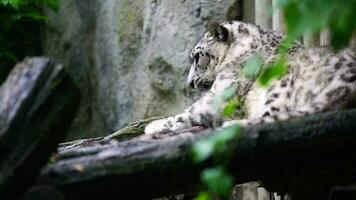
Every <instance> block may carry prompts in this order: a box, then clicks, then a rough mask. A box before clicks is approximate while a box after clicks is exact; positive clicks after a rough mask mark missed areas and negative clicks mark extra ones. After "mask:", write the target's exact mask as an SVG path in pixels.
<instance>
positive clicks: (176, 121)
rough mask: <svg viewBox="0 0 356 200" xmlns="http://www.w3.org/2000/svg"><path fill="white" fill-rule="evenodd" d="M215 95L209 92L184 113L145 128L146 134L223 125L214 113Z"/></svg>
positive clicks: (155, 122)
mask: <svg viewBox="0 0 356 200" xmlns="http://www.w3.org/2000/svg"><path fill="white" fill-rule="evenodd" d="M214 98H215V95H214V93H213V92H211V91H209V92H207V93H205V95H204V96H203V97H201V98H200V99H199V100H198V101H196V102H195V103H194V104H193V105H191V106H190V107H188V108H187V109H186V110H185V111H184V112H183V113H181V114H178V115H174V116H171V117H168V118H165V119H160V120H156V121H153V122H152V123H150V124H149V125H148V126H146V128H145V133H146V134H153V133H167V132H170V131H176V130H182V129H186V128H189V127H193V126H206V127H214V126H218V125H221V123H222V119H221V118H219V116H218V115H217V114H216V112H215V111H214V107H213V105H212V104H213V101H214Z"/></svg>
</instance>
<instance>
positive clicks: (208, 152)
mask: <svg viewBox="0 0 356 200" xmlns="http://www.w3.org/2000/svg"><path fill="white" fill-rule="evenodd" d="M239 133H240V126H239V125H233V126H229V127H226V128H221V129H219V130H217V131H216V132H215V134H213V135H212V136H210V137H208V138H205V139H203V140H200V141H198V142H196V143H195V144H194V145H193V147H192V156H193V161H194V162H197V163H199V162H203V161H205V160H206V159H208V158H209V157H211V156H212V155H218V157H219V158H223V156H222V154H224V153H226V152H227V151H228V150H230V148H231V147H232V146H231V145H227V144H228V143H229V142H232V141H236V140H237V139H238V136H239Z"/></svg>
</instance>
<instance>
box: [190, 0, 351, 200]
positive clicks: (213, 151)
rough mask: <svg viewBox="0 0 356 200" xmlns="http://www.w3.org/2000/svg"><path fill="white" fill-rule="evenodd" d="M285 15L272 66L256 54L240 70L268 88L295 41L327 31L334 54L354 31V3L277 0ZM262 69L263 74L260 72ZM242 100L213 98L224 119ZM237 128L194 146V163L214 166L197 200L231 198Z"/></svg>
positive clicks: (226, 95) (229, 92) (228, 94)
mask: <svg viewBox="0 0 356 200" xmlns="http://www.w3.org/2000/svg"><path fill="white" fill-rule="evenodd" d="M277 5H278V6H279V7H280V8H281V9H282V10H283V13H284V21H285V23H286V27H287V36H286V38H285V40H284V41H283V42H282V44H281V45H280V48H279V57H278V58H277V59H276V61H274V62H273V63H272V64H269V65H267V66H262V64H263V63H262V60H261V58H260V56H259V55H254V56H252V57H251V58H250V59H249V60H248V61H247V62H246V65H245V67H244V69H243V74H244V75H245V76H246V77H247V78H250V79H256V78H257V81H258V83H259V84H260V85H262V86H267V85H268V84H269V83H270V82H271V81H272V80H274V79H279V78H280V77H281V76H283V75H284V74H285V73H286V71H287V56H286V54H287V52H288V49H289V48H291V47H292V45H293V44H294V41H296V40H298V39H300V38H302V37H303V35H308V34H319V33H320V32H321V31H322V30H325V29H327V28H328V29H329V30H330V34H331V46H332V48H333V49H334V50H335V51H338V50H340V49H342V48H344V47H346V46H347V45H348V44H349V43H350V41H351V39H352V36H353V35H355V32H356V20H355V19H356V0H279V1H278V4H277ZM261 70H262V71H261ZM242 104H243V102H242V99H239V98H236V95H235V91H234V89H233V88H228V89H226V90H225V91H224V92H223V93H222V94H221V95H218V97H217V98H216V99H215V102H214V105H215V107H216V108H217V109H218V111H220V110H221V108H222V112H221V111H220V112H219V113H222V115H223V116H224V117H227V118H232V117H234V114H235V113H236V111H239V110H240V109H243V107H242ZM239 133H240V128H239V126H238V125H233V126H230V127H226V128H223V129H219V130H217V131H216V134H215V135H213V136H211V137H209V138H207V139H205V140H201V141H198V142H197V143H196V144H195V145H194V146H193V160H194V161H195V162H198V163H201V162H204V161H206V160H209V159H212V160H213V164H214V166H216V167H212V168H207V169H205V170H203V171H202V173H201V181H202V183H203V185H204V186H205V187H206V188H207V189H208V191H209V192H201V193H200V194H199V195H198V196H197V197H196V198H195V199H196V200H209V199H213V195H212V194H214V195H217V196H219V197H221V198H222V199H226V198H228V196H229V195H230V192H231V189H232V186H233V183H234V182H233V178H232V176H231V175H229V173H228V172H227V166H228V163H229V162H230V160H231V156H232V153H233V151H234V148H235V144H236V141H237V139H238V138H239Z"/></svg>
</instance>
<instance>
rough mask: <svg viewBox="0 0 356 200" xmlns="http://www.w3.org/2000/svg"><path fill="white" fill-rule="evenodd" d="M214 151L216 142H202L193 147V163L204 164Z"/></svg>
mask: <svg viewBox="0 0 356 200" xmlns="http://www.w3.org/2000/svg"><path fill="white" fill-rule="evenodd" d="M213 151H214V142H212V141H210V140H202V141H199V142H197V143H195V144H194V145H193V151H192V152H193V161H194V162H202V161H204V160H206V159H207V158H209V157H210V156H211V155H212V153H213Z"/></svg>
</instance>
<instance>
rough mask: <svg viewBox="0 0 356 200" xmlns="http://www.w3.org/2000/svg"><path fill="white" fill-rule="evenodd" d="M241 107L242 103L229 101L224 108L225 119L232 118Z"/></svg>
mask: <svg viewBox="0 0 356 200" xmlns="http://www.w3.org/2000/svg"><path fill="white" fill-rule="evenodd" d="M239 107H240V102H239V101H238V100H231V101H229V102H228V103H227V104H226V105H225V107H224V111H223V114H224V117H227V118H232V117H233V116H234V114H235V112H236V110H237V109H238V108H239Z"/></svg>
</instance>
